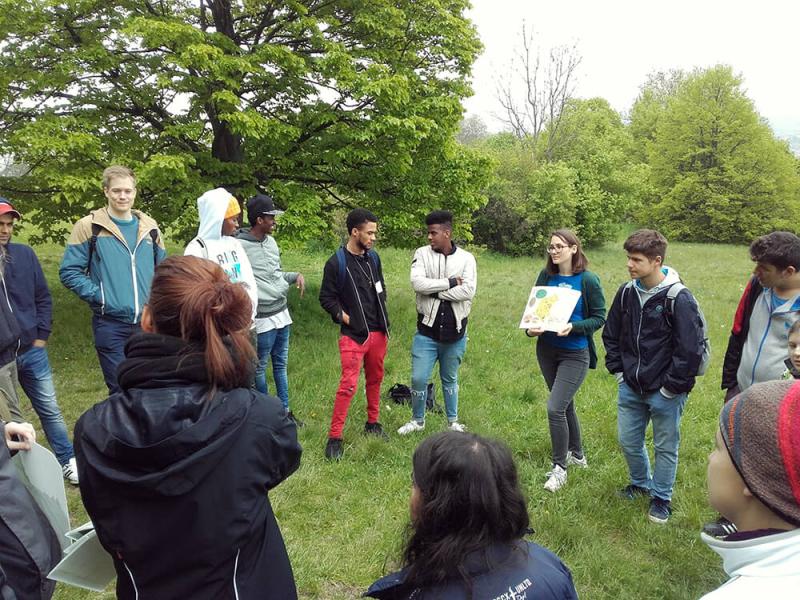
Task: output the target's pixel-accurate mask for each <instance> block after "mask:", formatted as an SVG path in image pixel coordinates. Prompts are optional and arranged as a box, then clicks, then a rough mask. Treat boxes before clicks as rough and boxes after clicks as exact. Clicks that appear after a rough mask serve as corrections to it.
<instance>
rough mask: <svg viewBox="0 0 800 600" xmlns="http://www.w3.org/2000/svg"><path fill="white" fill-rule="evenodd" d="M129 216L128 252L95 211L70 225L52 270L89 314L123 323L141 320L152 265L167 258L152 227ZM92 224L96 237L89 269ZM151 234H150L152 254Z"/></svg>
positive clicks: (122, 239) (105, 216)
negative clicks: (132, 231)
mask: <svg viewBox="0 0 800 600" xmlns="http://www.w3.org/2000/svg"><path fill="white" fill-rule="evenodd" d="M132 212H133V215H134V216H135V217H136V218H137V219H138V220H139V231H138V233H137V235H136V247H135V248H129V247H128V244H127V242H126V241H125V236H124V235H122V232H121V231H120V230H119V227H117V225H116V223H114V221H112V220H111V216H110V215H109V214H108V209H107V208H100V209H97V210H94V211H92V212H91V213H90V214H89V215H87V216H85V217H83V218H82V219H81V220H80V221H78V222H77V223H75V226H74V227H73V228H72V234H71V235H70V236H69V241H67V249H66V250H65V251H64V258H63V259H62V260H61V267H60V268H59V270H58V275H59V277H60V278H61V283H63V284H64V285H65V286H66V287H67V288H68V289H70V290H72V291H73V292H75V294H77V296H78V297H79V298H80V299H81V300H83V301H84V302H86V303H88V304H89V306H90V307H91V308H92V311H94V313H95V314H97V315H104V316H107V317H111V318H114V319H116V320H118V321H122V322H123V323H138V322H139V321H140V320H141V318H142V307H143V306H144V305H145V304H146V303H147V298H148V297H149V296H150V283H151V282H152V280H153V273H154V271H155V265H156V264H158V263H159V262H161V261H162V260H163V259H164V258H165V257H166V255H167V253H166V251H165V250H164V242H163V241H162V239H161V233H160V232H159V230H158V224H157V223H156V222H155V221H154V220H153V219H151V218H150V217H148V216H147V215H146V214H144V213H143V212H141V211H138V210H134V211H132ZM93 224H96V225H97V226H99V228H100V231H99V233H98V234H97V245H96V246H95V249H94V252H93V253H92V259H91V260H92V264H91V265H90V264H89V246H90V241H91V239H92V225H93ZM151 231H155V232H156V233H155V243H156V245H157V246H156V248H153V236H152V235H151V233H150V232H151ZM87 269H88V272H87Z"/></svg>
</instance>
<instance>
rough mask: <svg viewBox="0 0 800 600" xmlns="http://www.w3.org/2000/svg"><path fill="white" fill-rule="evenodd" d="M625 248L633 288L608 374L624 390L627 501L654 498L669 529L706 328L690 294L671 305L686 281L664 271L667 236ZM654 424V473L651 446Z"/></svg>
mask: <svg viewBox="0 0 800 600" xmlns="http://www.w3.org/2000/svg"><path fill="white" fill-rule="evenodd" d="M624 248H625V251H626V252H627V254H628V272H629V274H630V276H631V279H632V281H631V282H629V283H625V284H623V285H622V286H621V287H620V288H619V290H618V291H617V294H616V296H615V297H614V302H613V303H612V305H611V310H610V311H609V313H608V319H607V321H606V325H605V329H604V330H603V344H604V345H605V348H606V367H607V368H608V370H609V372H610V373H612V374H613V375H614V376H615V377H616V379H617V382H618V383H619V396H618V400H617V409H618V417H617V427H618V434H619V442H620V445H621V446H622V452H623V455H624V456H625V460H626V461H627V463H628V471H629V473H630V480H631V483H630V484H629V485H628V486H627V487H625V488H624V489H623V490H621V492H620V494H621V495H622V496H623V497H626V498H629V499H633V498H634V497H636V496H640V495H641V496H649V497H650V498H651V500H650V510H649V515H648V516H649V518H650V520H651V521H653V522H654V523H666V522H667V520H668V519H669V516H670V514H671V512H672V509H671V504H670V503H671V500H672V488H673V485H674V483H675V475H676V472H677V468H678V446H679V444H680V421H681V415H682V413H683V407H684V405H685V404H686V399H687V396H688V394H689V392H690V391H691V390H692V388H693V387H694V384H695V377H696V375H697V372H698V369H699V368H700V364H701V360H702V356H703V333H702V323H701V319H700V314H699V309H698V307H697V302H696V301H695V299H694V297H693V296H692V294H691V292H689V290H687V289H683V290H681V291H680V293H679V294H678V295H677V296H676V297H675V299H674V302H672V303H670V302H669V300H668V298H667V294H668V290H669V288H670V287H671V286H672V285H674V284H676V283H678V282H679V281H680V279H679V277H678V274H677V272H676V271H674V270H673V269H670V268H669V267H664V266H663V263H664V256H665V254H666V250H667V240H666V239H665V238H664V236H663V235H661V234H660V233H659V232H657V231H653V230H650V229H642V230H639V231H636V232H635V233H633V234H632V235H631V236H630V237H629V238H628V239H627V240H625V244H624ZM670 304H672V305H671V306H670ZM650 421H652V422H653V440H654V446H655V469H654V470H653V471H652V472H651V470H650V460H649V458H648V455H647V449H646V448H645V443H644V442H645V430H646V429H647V424H648V423H649V422H650Z"/></svg>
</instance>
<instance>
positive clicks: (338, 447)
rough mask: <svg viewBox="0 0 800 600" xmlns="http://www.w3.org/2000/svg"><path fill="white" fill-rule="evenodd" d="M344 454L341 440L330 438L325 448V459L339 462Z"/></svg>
mask: <svg viewBox="0 0 800 600" xmlns="http://www.w3.org/2000/svg"><path fill="white" fill-rule="evenodd" d="M342 454H344V449H343V448H342V440H341V438H328V444H327V446H325V458H327V459H328V460H339V459H340V458H342Z"/></svg>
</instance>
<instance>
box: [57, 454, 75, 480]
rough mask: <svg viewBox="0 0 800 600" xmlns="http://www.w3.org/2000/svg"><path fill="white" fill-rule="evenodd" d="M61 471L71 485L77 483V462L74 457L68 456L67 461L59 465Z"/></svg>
mask: <svg viewBox="0 0 800 600" xmlns="http://www.w3.org/2000/svg"><path fill="white" fill-rule="evenodd" d="M61 472H62V473H63V474H64V479H66V480H67V481H69V482H70V483H71V484H72V485H78V463H76V462H75V457H72V458H70V459H69V462H68V463H67V464H65V465H63V466H62V467H61Z"/></svg>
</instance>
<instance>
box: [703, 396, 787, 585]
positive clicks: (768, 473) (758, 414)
mask: <svg viewBox="0 0 800 600" xmlns="http://www.w3.org/2000/svg"><path fill="white" fill-rule="evenodd" d="M707 484H708V499H709V503H710V504H711V506H713V507H714V508H715V509H716V510H718V511H719V512H720V513H721V514H722V515H724V516H725V517H727V518H728V519H730V520H731V521H732V522H733V523H734V524H735V525H736V527H737V528H738V530H739V531H738V532H735V533H732V534H730V535H727V536H726V537H723V538H717V537H713V536H710V535H708V534H706V533H702V534H701V537H702V539H703V541H704V542H705V543H706V544H708V546H709V547H710V548H711V549H712V550H713V551H714V552H716V553H717V554H719V555H720V556H721V557H722V560H723V568H724V569H725V572H726V573H727V574H728V576H729V577H730V580H729V581H727V582H726V583H725V584H724V585H723V586H722V587H720V588H718V589H717V590H715V591H713V592H711V593H709V594H707V595H706V596H703V600H727V599H741V600H745V599H746V600H750V599H751V598H765V599H766V598H769V599H770V600H772V599H779V598H797V597H798V596H800V592H799V591H798V590H800V529H798V528H800V382H798V381H794V380H791V381H769V382H766V383H757V384H755V385H753V386H750V387H748V388H747V390H746V391H745V392H743V393H742V394H740V395H738V396H735V397H734V398H733V399H731V400H730V401H729V402H727V403H726V404H725V406H724V407H723V408H722V412H721V413H720V417H719V428H718V429H717V435H716V446H715V448H714V450H713V451H712V452H711V454H710V455H709V457H708V473H707Z"/></svg>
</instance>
